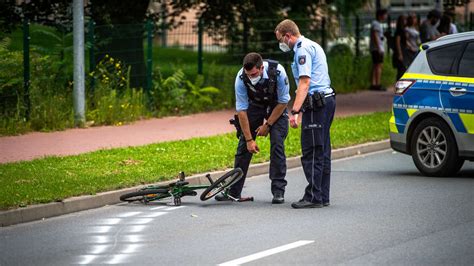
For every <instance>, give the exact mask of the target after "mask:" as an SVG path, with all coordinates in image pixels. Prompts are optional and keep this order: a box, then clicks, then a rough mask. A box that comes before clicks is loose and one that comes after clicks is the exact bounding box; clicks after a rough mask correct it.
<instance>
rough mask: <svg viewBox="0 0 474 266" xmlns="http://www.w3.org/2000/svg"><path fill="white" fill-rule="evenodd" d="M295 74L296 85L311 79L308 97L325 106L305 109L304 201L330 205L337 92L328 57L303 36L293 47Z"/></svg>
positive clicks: (303, 125) (302, 134)
mask: <svg viewBox="0 0 474 266" xmlns="http://www.w3.org/2000/svg"><path fill="white" fill-rule="evenodd" d="M293 50H294V52H295V55H294V62H293V63H292V72H293V76H294V77H295V81H296V84H298V82H299V78H300V77H302V76H307V77H310V80H311V81H310V86H309V90H308V97H310V98H309V99H312V98H314V97H312V96H313V95H314V94H316V93H318V94H320V95H321V96H322V97H323V98H324V100H325V104H324V106H321V107H316V106H315V105H314V104H313V108H312V109H308V108H306V110H305V111H304V112H303V117H302V122H301V151H302V156H301V163H302V166H303V170H304V173H305V176H306V179H307V181H308V186H307V187H306V189H305V192H304V196H303V200H305V201H308V202H312V203H322V204H328V203H329V201H330V199H329V192H330V180H331V137H330V128H331V124H332V121H333V118H334V112H335V109H336V99H335V92H334V91H333V89H332V88H331V80H330V78H329V73H328V66H327V61H326V55H325V53H324V51H323V49H322V48H321V46H320V45H319V44H317V43H315V42H313V41H311V40H309V39H306V38H305V37H304V36H300V37H299V38H298V40H297V42H296V44H295V46H294V47H293Z"/></svg>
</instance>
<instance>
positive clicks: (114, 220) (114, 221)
mask: <svg viewBox="0 0 474 266" xmlns="http://www.w3.org/2000/svg"><path fill="white" fill-rule="evenodd" d="M120 221H122V219H121V218H105V219H101V220H99V222H98V224H105V225H114V224H118V223H120Z"/></svg>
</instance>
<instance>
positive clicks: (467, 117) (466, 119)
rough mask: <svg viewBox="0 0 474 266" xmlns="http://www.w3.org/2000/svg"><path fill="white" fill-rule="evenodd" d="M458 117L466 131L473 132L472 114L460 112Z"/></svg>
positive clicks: (473, 120)
mask: <svg viewBox="0 0 474 266" xmlns="http://www.w3.org/2000/svg"><path fill="white" fill-rule="evenodd" d="M459 118H461V121H462V123H463V124H464V127H465V128H466V130H467V133H469V134H474V114H464V113H460V114H459Z"/></svg>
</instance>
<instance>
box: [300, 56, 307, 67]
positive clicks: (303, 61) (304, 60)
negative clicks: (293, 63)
mask: <svg viewBox="0 0 474 266" xmlns="http://www.w3.org/2000/svg"><path fill="white" fill-rule="evenodd" d="M298 63H299V64H300V65H304V64H305V63H306V55H300V56H298Z"/></svg>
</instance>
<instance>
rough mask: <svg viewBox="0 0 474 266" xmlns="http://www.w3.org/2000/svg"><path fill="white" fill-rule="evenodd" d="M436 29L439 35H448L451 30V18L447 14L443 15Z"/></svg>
mask: <svg viewBox="0 0 474 266" xmlns="http://www.w3.org/2000/svg"><path fill="white" fill-rule="evenodd" d="M437 29H438V31H439V33H440V34H441V35H448V34H449V32H450V31H451V18H450V17H449V16H447V15H443V16H442V17H441V20H440V21H439V25H438V28H437Z"/></svg>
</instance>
